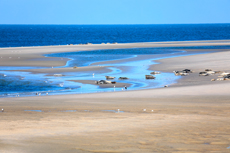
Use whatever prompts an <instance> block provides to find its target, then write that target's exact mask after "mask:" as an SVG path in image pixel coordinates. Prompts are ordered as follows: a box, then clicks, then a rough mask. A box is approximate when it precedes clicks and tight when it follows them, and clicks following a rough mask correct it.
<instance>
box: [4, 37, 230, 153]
mask: <svg viewBox="0 0 230 153" xmlns="http://www.w3.org/2000/svg"><path fill="white" fill-rule="evenodd" d="M207 43H208V44H209V45H226V44H228V45H229V44H230V41H228V40H224V41H211V42H207V41H202V42H199V41H196V42H158V43H139V44H117V45H115V44H114V45H111V46H109V45H105V46H103V45H88V46H86V45H82V46H80V47H79V46H76V48H75V46H60V48H59V46H54V47H38V48H37V47H35V48H26V49H25V48H9V49H8V48H7V49H0V53H1V56H4V58H6V57H8V56H10V55H11V54H12V53H11V52H10V53H7V51H6V50H8V51H11V50H13V51H19V50H21V52H18V54H19V53H20V56H22V58H21V59H20V60H18V61H17V60H15V61H13V62H12V61H11V62H9V61H8V60H6V59H5V60H4V61H2V59H0V65H1V66H4V65H11V66H15V65H18V64H20V63H21V65H22V66H31V65H32V66H35V65H36V66H42V65H44V66H49V67H50V66H52V65H53V66H59V65H63V64H64V62H63V61H62V60H57V61H56V59H55V58H54V61H50V60H46V61H45V60H35V61H36V62H32V63H33V64H34V65H33V64H32V63H31V62H28V61H31V60H34V59H37V58H39V59H43V57H42V55H41V54H44V53H50V52H55V51H56V52H62V51H70V50H72V51H73V50H77V49H79V50H80V49H85V50H88V49H90V48H91V49H98V48H106V47H107V48H109V47H111V48H119V47H120V48H122V47H123V48H131V47H141V46H143V47H154V46H155V47H156V46H158V45H161V46H164V45H166V46H168V45H171V46H181V45H192V46H197V45H201V44H203V45H205V44H207ZM49 48H52V49H49ZM55 48H56V50H55ZM26 50H28V51H26ZM31 51H33V53H32V54H29V52H31ZM194 51H196V52H197V51H198V52H202V50H191V52H194ZM215 51H216V52H214V53H208V54H200V55H191V56H183V57H175V58H169V59H161V60H158V61H157V62H158V63H159V64H157V65H152V66H151V67H150V68H149V69H151V70H154V71H155V70H157V71H162V72H172V71H173V70H181V69H185V68H189V69H192V70H194V71H195V72H194V73H192V74H190V75H189V76H184V77H181V78H182V79H180V80H179V82H178V83H176V84H172V85H169V87H168V88H159V89H148V90H137V91H129V90H127V91H120V92H109V93H91V94H77V95H55V96H35V97H15V98H0V107H1V108H4V112H0V116H1V122H0V132H1V134H0V152H7V153H8V152H19V153H20V152H22V153H30V152H35V153H40V152H63V153H64V152H65V153H67V152H68V153H72V152H74V153H75V152H79V153H81V152H151V153H152V152H175V153H182V152H193V153H194V152H205V153H206V152H207V153H209V152H213V153H214V152H215V153H216V152H221V153H227V152H229V151H230V150H229V149H227V147H229V146H230V120H229V117H230V111H229V110H230V100H229V99H230V94H229V91H230V81H227V80H226V81H210V80H211V79H212V78H217V77H218V75H213V76H207V77H205V76H199V75H198V72H199V71H204V69H206V68H210V69H213V70H218V71H228V72H229V71H230V63H229V59H230V52H229V51H228V50H224V51H223V50H221V51H220V50H215ZM11 56H12V55H11ZM30 64H31V65H30ZM54 69H55V68H54ZM34 71H35V70H34ZM37 71H43V70H37ZM46 71H49V70H46ZM53 71H55V70H53ZM55 72H61V71H59V70H58V71H55ZM36 73H38V72H36ZM118 109H119V113H118V112H117V111H118ZM145 109H146V111H145ZM25 110H41V111H42V112H36V111H25ZM122 111H124V112H122Z"/></svg>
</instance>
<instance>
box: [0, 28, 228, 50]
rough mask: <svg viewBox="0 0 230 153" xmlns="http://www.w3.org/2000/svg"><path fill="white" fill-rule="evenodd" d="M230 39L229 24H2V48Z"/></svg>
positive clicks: (0, 38) (0, 45)
mask: <svg viewBox="0 0 230 153" xmlns="http://www.w3.org/2000/svg"><path fill="white" fill-rule="evenodd" d="M229 38H230V24H165V25H164V24H162V25H0V47H20V46H47V45H66V44H84V43H88V42H89V43H96V44H100V43H103V42H104V43H107V42H110V43H112V42H118V43H133V42H156V41H185V40H222V39H229Z"/></svg>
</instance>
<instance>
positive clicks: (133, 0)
mask: <svg viewBox="0 0 230 153" xmlns="http://www.w3.org/2000/svg"><path fill="white" fill-rule="evenodd" d="M196 23H230V0H0V24H196Z"/></svg>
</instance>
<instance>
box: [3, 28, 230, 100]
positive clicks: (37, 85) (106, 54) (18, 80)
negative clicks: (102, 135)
mask: <svg viewBox="0 0 230 153" xmlns="http://www.w3.org/2000/svg"><path fill="white" fill-rule="evenodd" d="M224 39H230V24H185V25H0V47H20V46H48V45H66V44H84V43H96V44H100V43H107V42H109V43H113V42H118V43H133V42H157V41H186V40H224ZM226 48H228V49H229V48H230V46H201V47H200V46H192V47H168V48H133V49H109V50H94V51H87V52H85V51H82V52H81V51H79V52H74V53H73V52H70V53H56V54H48V55H44V56H49V57H61V58H69V59H72V60H70V61H68V62H67V64H66V65H65V66H63V67H73V66H78V67H82V66H89V65H95V64H96V63H97V62H103V61H110V60H122V59H131V58H135V57H137V56H145V55H162V56H160V57H157V56H156V57H155V58H144V59H143V60H140V61H132V60H131V61H129V62H125V61H123V62H119V63H112V64H100V65H98V66H100V67H101V66H109V68H108V69H109V71H108V72H75V73H71V72H66V73H63V75H64V76H62V77H54V76H52V75H51V76H48V75H46V74H32V73H28V72H17V71H8V70H19V69H33V68H35V67H2V66H0V97H15V96H35V95H38V94H39V95H40V94H41V95H47V94H51V95H52V94H73V93H74V94H75V93H90V92H114V91H123V88H116V87H114V88H100V87H98V86H95V85H90V84H81V83H75V82H72V81H69V80H91V81H96V80H102V79H105V76H106V75H110V76H114V77H116V79H115V80H114V81H117V82H121V83H128V84H130V86H129V87H128V90H139V89H150V88H159V87H163V86H164V85H168V84H173V83H176V81H177V79H179V78H180V77H178V76H174V74H173V73H161V74H160V75H157V76H156V79H155V80H145V75H146V74H150V72H151V71H150V70H148V68H149V66H150V65H152V64H158V63H155V62H154V60H157V59H162V58H169V57H176V56H187V55H188V54H186V53H185V52H184V51H183V50H184V49H226ZM0 54H1V52H0ZM121 67H125V68H126V71H123V70H122V69H121ZM36 68H42V67H36ZM121 76H126V77H129V78H130V79H128V80H118V78H119V77H121Z"/></svg>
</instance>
